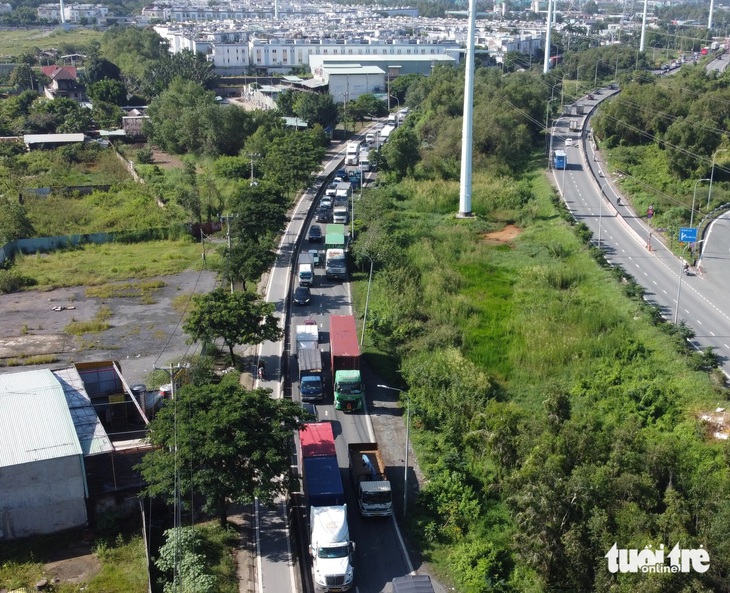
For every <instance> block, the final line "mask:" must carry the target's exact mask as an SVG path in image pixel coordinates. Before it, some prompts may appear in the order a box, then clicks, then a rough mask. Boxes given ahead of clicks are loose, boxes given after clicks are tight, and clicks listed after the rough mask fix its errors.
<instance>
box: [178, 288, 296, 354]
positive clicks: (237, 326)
mask: <svg viewBox="0 0 730 593" xmlns="http://www.w3.org/2000/svg"><path fill="white" fill-rule="evenodd" d="M273 313H274V304H273V303H266V302H263V301H260V300H259V299H258V297H257V295H255V294H253V293H250V292H230V291H228V290H225V289H223V288H216V289H215V290H214V291H213V292H210V293H208V294H205V295H196V296H194V297H193V309H192V311H191V312H190V314H189V315H188V317H187V319H186V320H185V323H184V325H183V329H184V330H185V332H186V333H187V334H188V335H189V336H190V339H191V340H192V341H197V340H200V341H202V342H205V343H208V344H213V343H214V342H215V340H217V339H219V338H220V339H221V340H223V342H224V343H225V345H226V346H228V350H229V352H230V355H231V364H235V362H236V357H235V354H234V353H233V347H234V346H237V345H239V344H246V345H249V346H253V345H256V344H260V343H262V342H266V341H274V340H278V339H279V338H280V337H281V334H282V332H281V329H280V328H279V320H278V319H277V318H276V317H275V316H274V314H273Z"/></svg>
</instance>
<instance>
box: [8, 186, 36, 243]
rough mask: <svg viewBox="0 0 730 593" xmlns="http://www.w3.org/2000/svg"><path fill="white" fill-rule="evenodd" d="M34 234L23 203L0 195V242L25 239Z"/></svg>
mask: <svg viewBox="0 0 730 593" xmlns="http://www.w3.org/2000/svg"><path fill="white" fill-rule="evenodd" d="M34 234H35V230H34V229H33V223H32V222H31V221H30V219H29V218H28V215H27V213H26V211H25V207H24V206H23V204H21V203H20V202H18V201H17V200H11V199H9V198H6V197H0V244H2V245H4V244H5V243H8V242H10V241H15V240H17V239H25V238H27V237H32V236H33V235H34Z"/></svg>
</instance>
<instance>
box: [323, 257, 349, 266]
mask: <svg viewBox="0 0 730 593" xmlns="http://www.w3.org/2000/svg"><path fill="white" fill-rule="evenodd" d="M327 263H329V264H332V265H334V266H341V265H344V264H345V258H344V257H328V258H327Z"/></svg>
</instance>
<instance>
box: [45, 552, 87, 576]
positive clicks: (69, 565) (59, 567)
mask: <svg viewBox="0 0 730 593" xmlns="http://www.w3.org/2000/svg"><path fill="white" fill-rule="evenodd" d="M77 553H78V554H79V555H78V556H74V557H72V558H64V559H62V560H55V561H54V562H49V563H47V564H44V565H43V571H44V573H45V575H46V577H45V578H46V579H48V581H49V582H55V581H56V579H58V582H61V583H87V582H89V581H90V580H91V579H92V578H93V577H94V576H95V575H96V574H98V573H99V571H101V561H100V560H99V558H98V557H97V556H96V554H92V553H87V554H83V553H81V551H80V550H77Z"/></svg>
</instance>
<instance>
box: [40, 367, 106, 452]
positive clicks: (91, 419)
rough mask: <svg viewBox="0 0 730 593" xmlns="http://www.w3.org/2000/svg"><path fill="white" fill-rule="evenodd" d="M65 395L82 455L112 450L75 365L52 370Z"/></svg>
mask: <svg viewBox="0 0 730 593" xmlns="http://www.w3.org/2000/svg"><path fill="white" fill-rule="evenodd" d="M53 374H54V375H55V376H56V379H58V382H59V383H60V384H61V387H62V388H63V393H64V395H65V396H66V402H67V404H68V409H69V411H70V412H71V418H72V419H73V423H74V426H75V427H76V435H77V436H78V438H79V444H80V445H81V450H82V452H83V453H84V455H97V454H99V453H108V452H110V451H113V450H114V447H113V445H112V442H111V439H110V438H109V436H108V435H107V433H106V430H104V426H103V425H102V423H101V420H100V419H99V416H98V415H97V413H96V410H94V406H93V404H92V403H91V398H90V397H89V394H88V393H86V389H85V388H84V382H83V381H82V380H81V376H80V375H79V372H78V371H77V370H76V367H68V368H65V369H60V370H57V371H53Z"/></svg>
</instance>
